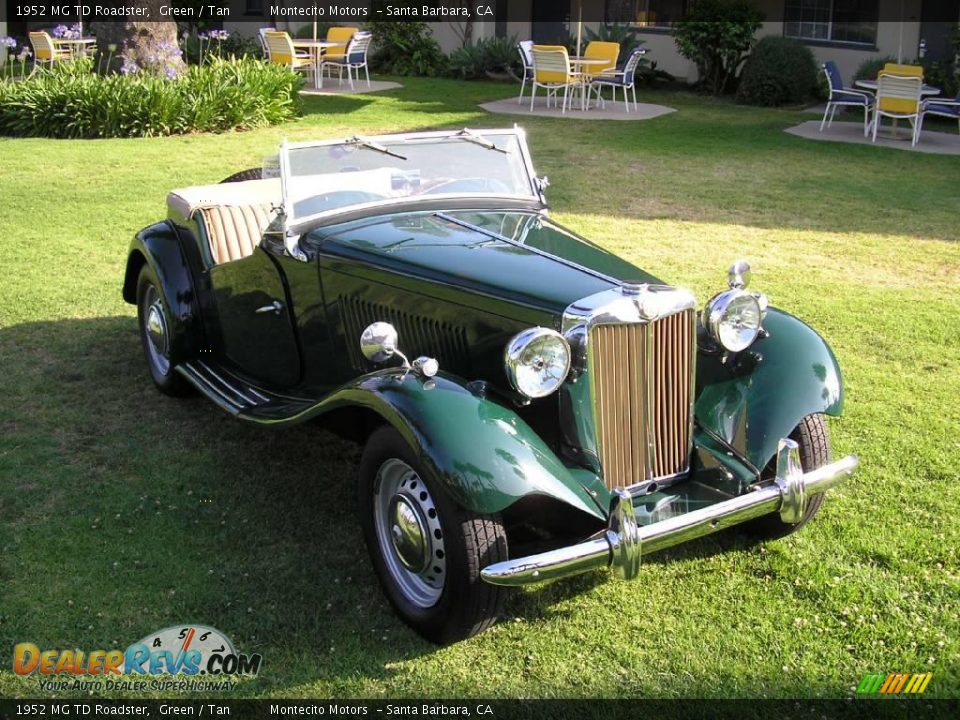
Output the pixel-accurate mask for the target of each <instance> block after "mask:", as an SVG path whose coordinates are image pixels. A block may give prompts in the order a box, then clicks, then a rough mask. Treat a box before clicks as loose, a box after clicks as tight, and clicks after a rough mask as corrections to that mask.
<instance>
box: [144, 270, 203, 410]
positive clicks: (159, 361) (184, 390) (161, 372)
mask: <svg viewBox="0 0 960 720" xmlns="http://www.w3.org/2000/svg"><path fill="white" fill-rule="evenodd" d="M152 306H154V307H155V308H156V310H157V311H158V312H159V313H160V315H161V316H162V321H163V328H164V330H163V335H164V336H165V337H166V338H167V347H166V348H165V349H164V348H158V347H157V344H155V343H154V341H153V340H151V339H150V335H149V332H148V324H149V323H148V320H149V319H150V311H151V307H152ZM137 324H138V325H139V328H140V342H141V343H142V345H143V354H144V357H145V358H146V360H147V369H148V370H149V371H150V377H151V378H153V383H154V385H156V386H157V389H158V390H159V391H160V392H162V393H164V394H165V395H171V396H175V397H176V396H180V395H186V394H188V393H189V392H190V385H189V383H187V381H186V380H185V379H184V378H183V377H182V376H181V375H180V374H179V373H177V371H176V370H175V369H174V365H173V363H172V362H170V350H169V342H170V338H171V337H172V334H171V330H172V329H173V318H171V316H170V312H169V310H168V309H167V305H166V302H165V300H164V298H163V293H162V292H161V290H160V282H159V281H158V280H157V275H156V273H155V272H154V271H153V268H151V267H150V266H149V265H144V266H143V269H141V270H140V277H139V278H138V279H137Z"/></svg>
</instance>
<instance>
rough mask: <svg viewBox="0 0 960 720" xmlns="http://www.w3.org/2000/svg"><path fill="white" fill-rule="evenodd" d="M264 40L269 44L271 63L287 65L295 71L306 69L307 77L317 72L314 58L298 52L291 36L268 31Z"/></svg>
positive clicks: (268, 54) (281, 32) (268, 55)
mask: <svg viewBox="0 0 960 720" xmlns="http://www.w3.org/2000/svg"><path fill="white" fill-rule="evenodd" d="M264 38H265V39H266V42H267V58H268V59H269V61H270V62H272V63H277V64H279V65H286V66H287V67H289V68H290V69H291V70H293V71H299V70H304V69H305V70H306V71H307V77H310V76H311V75H313V74H314V72H316V66H315V63H314V59H313V56H312V55H311V54H310V53H300V52H297V51H296V48H294V47H293V40H291V39H290V35H289V34H287V33H285V32H283V31H277V30H267V32H265V33H264Z"/></svg>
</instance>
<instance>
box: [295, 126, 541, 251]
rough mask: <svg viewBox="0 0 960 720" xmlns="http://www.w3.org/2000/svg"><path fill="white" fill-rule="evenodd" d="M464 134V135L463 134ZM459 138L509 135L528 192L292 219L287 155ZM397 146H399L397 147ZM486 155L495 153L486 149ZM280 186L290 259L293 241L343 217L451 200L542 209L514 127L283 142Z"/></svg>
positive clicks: (454, 196)
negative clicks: (350, 145) (367, 144)
mask: <svg viewBox="0 0 960 720" xmlns="http://www.w3.org/2000/svg"><path fill="white" fill-rule="evenodd" d="M464 131H466V132H467V133H469V135H468V134H466V133H464ZM458 136H461V137H462V142H464V143H470V142H474V143H475V138H477V137H479V138H494V137H502V136H512V137H514V138H516V142H517V147H518V148H519V149H520V160H521V163H522V166H523V169H524V170H525V172H526V179H527V183H528V186H529V193H527V194H517V193H450V194H443V195H422V196H404V197H398V198H384V199H380V200H374V201H370V202H364V203H356V204H353V205H348V206H345V207H339V208H334V209H332V210H326V211H323V212H319V213H314V214H312V215H306V216H304V217H294V215H293V206H292V199H291V195H290V192H289V190H290V183H291V178H292V177H293V176H292V175H291V173H290V153H291V151H295V150H299V149H305V148H319V147H330V146H333V145H344V144H348V143H351V142H355V143H358V144H362V143H364V142H370V143H377V144H386V145H388V147H390V149H391V150H393V151H395V152H397V151H399V152H402V143H404V142H407V141H429V140H444V139H447V138H456V137H458ZM398 144H399V145H400V146H399V147H398ZM490 152H499V151H498V150H494V149H490ZM280 187H281V192H282V195H283V216H284V219H283V224H284V234H285V236H286V237H287V238H289V240H288V242H287V243H286V245H287V249H288V250H289V251H290V252H291V254H292V255H294V256H300V255H302V253H301V252H300V250H299V248H298V247H296V238H297V237H299V235H301V234H303V233H304V232H305V231H306V230H309V229H312V228H315V227H319V226H322V225H326V224H332V223H335V222H339V221H341V220H343V219H344V218H347V217H349V218H351V219H352V218H357V217H364V216H367V215H373V214H378V213H381V212H383V211H385V210H400V209H403V210H412V209H417V208H419V207H423V206H425V205H437V204H439V205H442V206H449V204H450V201H451V200H455V201H476V202H479V203H482V204H484V205H486V204H489V203H490V202H491V201H500V202H502V203H503V204H505V205H514V206H516V205H518V204H519V205H522V206H525V207H534V208H538V209H545V208H546V201H545V199H544V197H543V192H542V183H541V182H540V181H539V180H538V178H537V176H536V173H535V172H534V169H533V163H532V161H531V159H530V151H529V149H528V148H527V141H526V133H525V132H524V131H523V129H522V128H520V127H517V126H514V127H512V128H494V129H486V130H480V129H473V128H470V129H467V128H464V129H463V130H439V131H430V132H417V133H391V134H388V135H370V136H362V137H355V138H337V139H335V140H317V141H308V142H296V143H291V142H287V141H286V140H285V141H284V142H283V144H282V145H281V147H280Z"/></svg>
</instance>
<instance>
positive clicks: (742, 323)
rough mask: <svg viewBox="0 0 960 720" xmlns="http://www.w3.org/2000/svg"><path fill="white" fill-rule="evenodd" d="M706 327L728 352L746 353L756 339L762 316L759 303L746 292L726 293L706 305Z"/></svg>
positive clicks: (704, 314)
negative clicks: (743, 351)
mask: <svg viewBox="0 0 960 720" xmlns="http://www.w3.org/2000/svg"><path fill="white" fill-rule="evenodd" d="M703 319H704V323H703V324H704V327H706V328H707V330H709V331H710V334H711V335H712V336H713V339H714V340H716V341H717V342H718V343H720V345H721V346H723V348H724V349H725V350H729V351H730V352H740V351H741V350H746V349H747V348H748V347H750V345H752V344H753V341H754V340H756V339H757V334H758V333H759V332H760V322H761V321H762V319H763V315H762V313H761V311H760V303H759V302H757V299H756V298H755V297H754V296H753V295H751V294H750V293H748V292H744V291H743V290H727V291H726V292H722V293H720V294H719V295H717V296H716V297H714V298H713V299H712V300H711V301H710V302H708V303H707V307H706V308H705V309H704V311H703Z"/></svg>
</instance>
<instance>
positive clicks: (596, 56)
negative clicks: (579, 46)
mask: <svg viewBox="0 0 960 720" xmlns="http://www.w3.org/2000/svg"><path fill="white" fill-rule="evenodd" d="M583 56H584V57H588V58H590V59H591V60H606V61H607V62H606V63H605V64H604V65H601V64H600V63H597V64H596V65H594V64H592V63H591V64H590V65H584V66H583V72H584V74H585V75H590V76H594V75H599V74H600V73H602V72H604V71H606V70H612V69H613V68H615V67H616V66H617V58H619V57H620V43H615V42H602V41H600V40H594V41H593V42H591V43H589V44H588V45H587V49H586V50H585V51H584V53H583Z"/></svg>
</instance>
